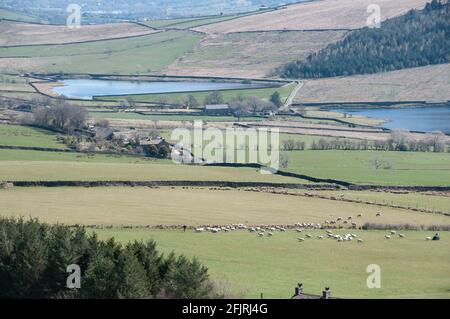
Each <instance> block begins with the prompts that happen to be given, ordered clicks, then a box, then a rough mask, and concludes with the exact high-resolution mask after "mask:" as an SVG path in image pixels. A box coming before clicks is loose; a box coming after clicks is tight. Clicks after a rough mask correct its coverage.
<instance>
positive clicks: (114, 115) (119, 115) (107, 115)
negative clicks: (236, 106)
mask: <svg viewBox="0 0 450 319" xmlns="http://www.w3.org/2000/svg"><path fill="white" fill-rule="evenodd" d="M89 115H90V117H91V118H93V119H123V120H149V121H194V120H198V121H200V120H203V121H207V122H237V121H238V118H237V117H234V116H203V115H189V114H187V115H164V114H155V115H154V114H150V113H149V114H141V113H132V112H102V111H100V112H95V111H91V112H89ZM245 119H246V120H248V121H258V120H261V118H258V117H249V118H245Z"/></svg>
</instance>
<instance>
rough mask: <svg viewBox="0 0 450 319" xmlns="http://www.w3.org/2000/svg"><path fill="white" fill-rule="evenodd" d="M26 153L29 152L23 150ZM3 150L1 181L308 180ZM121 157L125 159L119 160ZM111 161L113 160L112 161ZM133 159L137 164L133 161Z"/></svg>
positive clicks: (164, 163)
mask: <svg viewBox="0 0 450 319" xmlns="http://www.w3.org/2000/svg"><path fill="white" fill-rule="evenodd" d="M22 152H25V151H22ZM5 153H6V151H4V150H0V157H1V160H0V180H7V181H173V180H175V181H231V182H272V183H302V184H306V183H307V181H305V180H301V179H297V178H289V177H282V176H278V175H263V174H261V173H260V172H259V171H258V170H256V169H250V168H239V169H236V168H227V167H202V166H186V165H176V164H172V163H171V162H170V161H161V162H159V161H158V162H156V163H155V161H153V162H152V161H147V163H146V161H145V160H142V159H139V158H134V159H133V158H128V161H129V162H128V163H124V161H125V159H122V158H107V157H106V156H104V157H103V158H102V157H101V156H96V158H92V157H88V156H80V155H78V154H70V155H72V156H71V158H70V159H67V157H66V156H58V155H55V156H54V159H51V158H50V156H48V157H46V158H42V159H36V160H30V159H29V160H26V159H22V160H14V161H13V160H11V157H6V158H5V156H4V155H5ZM119 159H120V160H122V162H119ZM108 160H109V162H108ZM133 160H134V161H135V163H133Z"/></svg>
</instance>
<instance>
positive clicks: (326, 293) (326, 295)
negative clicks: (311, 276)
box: [322, 287, 331, 299]
mask: <svg viewBox="0 0 450 319" xmlns="http://www.w3.org/2000/svg"><path fill="white" fill-rule="evenodd" d="M330 296H331V291H330V287H325V290H324V291H322V299H330Z"/></svg>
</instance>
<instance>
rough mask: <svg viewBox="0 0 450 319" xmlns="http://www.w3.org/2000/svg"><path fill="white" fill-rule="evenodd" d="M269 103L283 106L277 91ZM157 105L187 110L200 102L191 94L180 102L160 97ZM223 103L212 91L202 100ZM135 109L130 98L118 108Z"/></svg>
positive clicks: (240, 100)
mask: <svg viewBox="0 0 450 319" xmlns="http://www.w3.org/2000/svg"><path fill="white" fill-rule="evenodd" d="M248 99H250V98H245V97H243V96H242V95H238V96H236V97H235V98H234V99H232V102H233V101H234V102H237V101H238V102H242V101H245V100H248ZM251 99H253V100H256V99H258V98H256V97H251ZM269 102H270V103H272V104H273V105H275V106H276V108H279V107H281V106H282V105H283V102H282V99H281V95H280V93H279V92H278V91H275V92H274V93H273V94H272V95H271V96H270V99H269ZM157 103H159V104H162V105H174V106H175V107H184V108H187V109H191V108H197V107H199V106H200V105H201V104H200V102H199V101H198V100H197V98H196V97H195V96H194V95H192V94H188V95H185V96H183V97H181V99H180V100H172V99H171V98H170V97H169V96H167V95H162V96H160V97H159V98H158V100H157ZM225 103H226V100H225V98H224V96H223V94H222V93H221V92H219V91H214V92H212V93H210V94H208V95H206V96H205V98H204V100H203V104H204V105H214V104H225ZM258 103H260V102H258ZM266 103H267V102H266ZM135 107H136V102H135V101H134V100H133V98H132V97H128V98H127V99H125V100H122V101H120V105H119V108H121V109H133V108H135ZM250 108H251V107H250ZM271 108H273V106H272V105H271Z"/></svg>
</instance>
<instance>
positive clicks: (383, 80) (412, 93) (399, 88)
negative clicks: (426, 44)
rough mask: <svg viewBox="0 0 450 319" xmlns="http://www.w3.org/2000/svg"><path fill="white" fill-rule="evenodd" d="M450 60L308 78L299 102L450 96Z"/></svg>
mask: <svg viewBox="0 0 450 319" xmlns="http://www.w3.org/2000/svg"><path fill="white" fill-rule="evenodd" d="M449 73H450V63H447V64H437V65H429V66H424V67H419V68H411V69H405V70H399V71H391V72H384V73H377V74H368V75H354V76H347V77H334V78H326V79H317V80H305V81H304V83H305V85H304V86H303V87H302V89H301V90H300V91H299V92H298V94H297V96H296V97H295V100H294V101H295V102H296V103H326V102H336V103H339V102H384V101H427V102H442V101H449V100H450V77H449V76H448V75H449Z"/></svg>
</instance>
